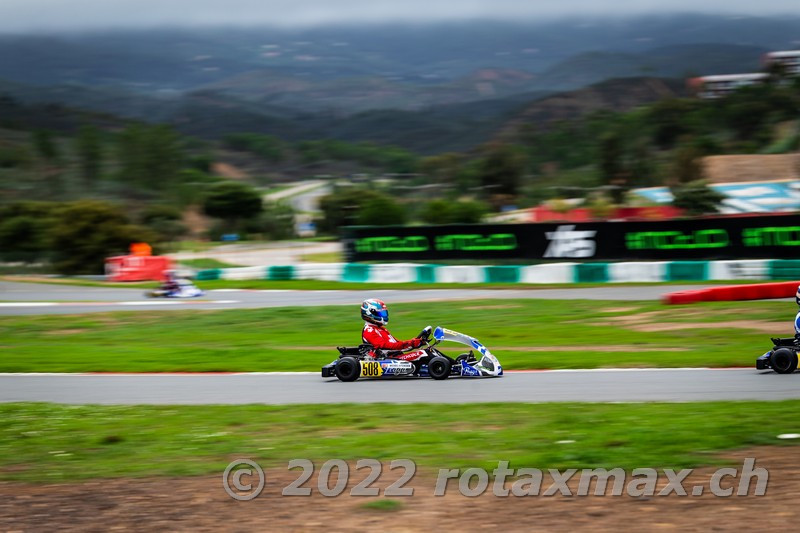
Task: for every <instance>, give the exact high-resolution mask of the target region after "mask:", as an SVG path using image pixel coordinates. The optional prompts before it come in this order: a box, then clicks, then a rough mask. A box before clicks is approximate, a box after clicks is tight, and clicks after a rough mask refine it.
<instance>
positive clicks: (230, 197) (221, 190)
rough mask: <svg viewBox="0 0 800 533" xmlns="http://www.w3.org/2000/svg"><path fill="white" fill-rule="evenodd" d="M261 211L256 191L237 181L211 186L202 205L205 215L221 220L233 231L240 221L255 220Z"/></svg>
mask: <svg viewBox="0 0 800 533" xmlns="http://www.w3.org/2000/svg"><path fill="white" fill-rule="evenodd" d="M262 209H263V205H262V200H261V195H260V194H259V193H258V191H256V190H255V189H253V188H252V187H250V186H249V185H246V184H244V183H240V182H238V181H223V182H221V183H218V184H216V185H213V186H212V187H211V188H210V189H209V191H208V194H207V195H206V198H205V202H204V204H203V211H205V213H206V214H207V215H209V216H212V217H217V218H221V219H223V220H224V221H225V222H226V223H227V224H228V226H229V229H235V228H236V226H237V225H238V223H239V222H240V221H242V220H250V219H253V218H255V217H256V216H258V215H259V214H260V213H261V211H262Z"/></svg>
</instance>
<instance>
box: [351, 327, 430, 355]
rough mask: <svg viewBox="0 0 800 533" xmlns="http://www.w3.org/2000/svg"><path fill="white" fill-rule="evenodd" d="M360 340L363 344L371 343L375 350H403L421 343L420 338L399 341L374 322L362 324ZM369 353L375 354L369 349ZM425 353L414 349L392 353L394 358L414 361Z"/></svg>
mask: <svg viewBox="0 0 800 533" xmlns="http://www.w3.org/2000/svg"><path fill="white" fill-rule="evenodd" d="M361 340H363V341H364V343H365V344H369V345H371V346H372V347H373V348H376V349H377V350H390V351H391V350H405V349H408V348H416V347H418V346H419V345H420V344H422V340H420V339H418V338H413V339H410V340H407V341H399V340H397V339H395V338H394V336H392V334H391V333H389V330H387V329H386V328H384V327H383V326H378V325H375V324H370V323H369V322H367V323H365V324H364V329H363V331H361ZM370 355H371V356H372V357H375V356H376V353H375V351H374V350H373V351H371V352H370ZM424 355H425V351H424V350H415V351H413V352H408V353H404V354H398V355H396V356H395V355H393V356H392V357H393V358H394V359H402V360H403V361H416V360H417V359H419V358H420V357H422V356H424Z"/></svg>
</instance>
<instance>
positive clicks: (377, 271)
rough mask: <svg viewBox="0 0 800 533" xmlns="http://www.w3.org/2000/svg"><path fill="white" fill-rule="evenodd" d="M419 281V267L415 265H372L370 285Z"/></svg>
mask: <svg viewBox="0 0 800 533" xmlns="http://www.w3.org/2000/svg"><path fill="white" fill-rule="evenodd" d="M416 281H417V265H416V264H413V263H391V264H377V265H370V269H369V282H370V283H414V282H416Z"/></svg>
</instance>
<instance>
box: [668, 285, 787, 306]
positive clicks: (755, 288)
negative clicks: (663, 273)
mask: <svg viewBox="0 0 800 533" xmlns="http://www.w3.org/2000/svg"><path fill="white" fill-rule="evenodd" d="M798 284H800V282H798V281H783V282H779V283H754V284H750V285H726V286H722V287H711V288H708V289H697V290H694V291H678V292H671V293H668V294H665V295H664V298H663V299H662V301H663V303H665V304H667V305H685V304H692V303H696V302H731V301H738V300H767V299H771V298H791V297H792V296H794V295H795V293H796V291H797V287H798Z"/></svg>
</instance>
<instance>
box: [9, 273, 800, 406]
mask: <svg viewBox="0 0 800 533" xmlns="http://www.w3.org/2000/svg"><path fill="white" fill-rule="evenodd" d="M700 287H701V286H699V285H692V286H689V287H682V286H677V285H651V286H622V285H619V286H604V287H596V288H576V289H519V290H516V289H515V290H486V289H481V290H474V289H471V290H465V289H437V290H418V291H409V290H378V291H375V290H370V291H360V290H342V291H338V290H337V291H288V290H287V291H279V290H275V291H260V290H253V291H250V290H217V291H210V292H209V293H208V294H207V295H206V296H205V297H203V298H201V299H195V300H164V299H157V300H152V299H148V298H146V297H145V296H144V293H143V290H141V289H124V288H119V289H118V288H103V287H76V286H68V285H56V284H35V283H12V282H0V315H22V314H26V315H28V314H51V313H61V314H66V313H69V314H72V313H89V312H99V311H121V310H147V309H149V310H162V309H164V310H167V309H237V308H239V309H241V308H259V307H283V306H296V305H343V304H350V305H355V304H359V303H360V302H361V301H362V300H364V299H365V298H367V297H378V298H383V299H385V300H387V301H389V302H424V301H436V300H467V299H482V298H497V297H498V296H501V295H502V297H503V298H515V299H525V298H546V299H597V300H628V301H636V300H639V301H641V300H657V299H660V298H661V297H662V296H663V295H664V294H665V293H667V292H672V291H679V290H685V289H687V288H695V289H696V288H700ZM497 355H498V356H499V358H500V360H501V361H502V354H497ZM754 357H755V355H754ZM327 362H328V361H323V362H321V363H323V364H324V363H327ZM320 366H321V365H320ZM788 398H800V375H797V374H795V375H794V376H781V375H778V374H774V373H772V372H759V371H756V370H755V369H723V370H712V369H702V368H697V369H635V370H634V369H602V370H568V371H563V370H562V371H544V372H509V373H507V374H506V375H505V376H504V377H502V378H499V379H466V378H465V379H458V378H456V379H448V380H446V381H441V382H435V381H433V380H430V379H402V378H400V379H392V380H386V379H383V380H378V381H370V380H359V381H357V382H355V383H342V382H339V381H338V380H337V379H323V378H322V377H321V376H320V375H319V373H318V372H313V373H250V374H140V375H136V374H121V375H115V374H3V375H0V402H16V401H48V402H58V403H68V404H84V403H88V404H249V403H257V404H276V405H278V404H300V403H317V404H322V403H341V402H348V403H376V402H390V403H420V402H430V403H449V404H459V403H478V402H552V401H579V402H644V401H664V402H684V401H705V400H781V399H788Z"/></svg>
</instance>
